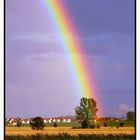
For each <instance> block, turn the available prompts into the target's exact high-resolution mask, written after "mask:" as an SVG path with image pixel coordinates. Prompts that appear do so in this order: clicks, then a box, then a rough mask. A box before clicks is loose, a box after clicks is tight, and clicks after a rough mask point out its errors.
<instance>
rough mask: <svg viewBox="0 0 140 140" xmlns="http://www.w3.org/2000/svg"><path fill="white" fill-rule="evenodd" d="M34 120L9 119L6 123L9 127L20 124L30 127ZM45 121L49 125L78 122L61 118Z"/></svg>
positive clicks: (46, 119) (45, 119)
mask: <svg viewBox="0 0 140 140" xmlns="http://www.w3.org/2000/svg"><path fill="white" fill-rule="evenodd" d="M31 120H32V118H29V119H24V118H9V119H6V120H5V123H6V124H7V125H17V123H18V122H20V123H21V124H23V125H24V124H25V125H29V124H30V122H31ZM43 120H44V123H45V124H47V123H50V124H51V123H54V122H56V123H70V122H74V121H76V120H75V119H74V118H65V117H64V118H62V117H59V118H43Z"/></svg>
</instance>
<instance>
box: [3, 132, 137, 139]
mask: <svg viewBox="0 0 140 140" xmlns="http://www.w3.org/2000/svg"><path fill="white" fill-rule="evenodd" d="M5 139H6V140H93V139H94V140H135V135H127V134H120V135H112V134H109V135H103V134H101V135H95V134H94V135H93V134H86V135H84V134H79V135H77V136H72V135H69V134H67V133H64V134H59V135H43V134H37V135H31V136H21V135H18V136H5Z"/></svg>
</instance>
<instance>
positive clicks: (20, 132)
mask: <svg viewBox="0 0 140 140" xmlns="http://www.w3.org/2000/svg"><path fill="white" fill-rule="evenodd" d="M123 123H124V127H119V128H117V127H116V126H118V123H116V122H108V123H107V124H108V126H107V127H104V126H103V123H101V122H100V123H98V124H99V125H100V126H101V127H100V128H99V129H98V128H95V129H81V128H78V127H79V126H80V125H79V123H76V122H73V123H67V124H66V123H58V125H57V127H56V128H55V127H53V124H46V126H45V128H44V130H32V129H31V127H30V126H29V125H28V126H27V125H24V126H21V127H19V128H18V127H17V126H6V128H5V134H6V137H5V139H6V140H63V139H64V140H90V139H92V140H94V139H95V140H98V139H99V140H102V139H103V140H134V139H135V127H134V121H124V122H123Z"/></svg>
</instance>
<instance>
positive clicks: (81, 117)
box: [75, 97, 98, 128]
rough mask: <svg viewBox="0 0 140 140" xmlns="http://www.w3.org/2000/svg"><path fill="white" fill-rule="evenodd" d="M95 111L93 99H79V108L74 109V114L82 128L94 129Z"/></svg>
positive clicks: (95, 105)
mask: <svg viewBox="0 0 140 140" xmlns="http://www.w3.org/2000/svg"><path fill="white" fill-rule="evenodd" d="M97 111H98V109H97V104H96V101H95V100H94V99H92V98H84V97H83V98H81V101H80V106H77V107H76V108H75V113H76V119H77V120H78V121H79V122H80V123H81V127H82V128H95V123H96V118H97V115H96V114H97Z"/></svg>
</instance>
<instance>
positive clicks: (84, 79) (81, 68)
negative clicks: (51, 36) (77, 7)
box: [45, 0, 101, 114]
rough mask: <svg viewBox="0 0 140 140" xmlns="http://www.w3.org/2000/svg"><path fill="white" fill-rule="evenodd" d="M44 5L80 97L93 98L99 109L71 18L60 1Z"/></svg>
mask: <svg viewBox="0 0 140 140" xmlns="http://www.w3.org/2000/svg"><path fill="white" fill-rule="evenodd" d="M45 5H46V6H47V10H48V12H49V14H50V15H51V18H52V19H53V21H52V22H53V26H54V28H55V29H56V30H57V31H58V32H59V33H60V38H61V39H62V41H63V44H64V45H63V46H64V49H65V50H66V52H67V53H68V55H69V64H70V66H71V67H72V69H73V74H74V75H75V79H76V82H77V83H78V87H79V89H80V94H81V96H82V97H87V98H94V99H95V100H96V101H97V103H98V108H101V107H100V104H99V103H100V102H99V95H98V94H97V89H96V86H95V83H94V81H93V79H91V77H93V76H90V74H91V71H90V69H89V66H88V63H87V61H86V58H85V57H84V55H82V54H84V49H83V48H84V47H83V45H82V43H81V41H79V40H78V39H77V38H78V33H77V31H76V29H75V28H74V25H73V21H72V19H71V18H70V17H71V16H70V15H69V13H68V10H67V9H66V7H65V6H64V5H63V3H62V1H61V0H45ZM92 75H93V73H92ZM97 95H98V96H97ZM99 110H100V109H99ZM99 114H100V111H99Z"/></svg>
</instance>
